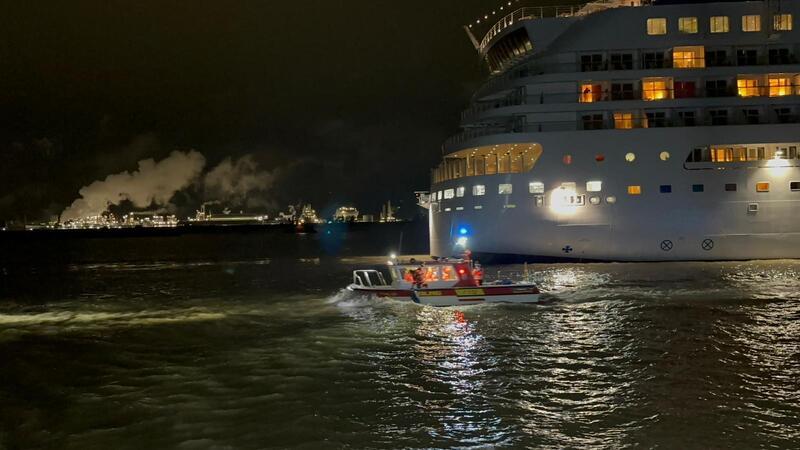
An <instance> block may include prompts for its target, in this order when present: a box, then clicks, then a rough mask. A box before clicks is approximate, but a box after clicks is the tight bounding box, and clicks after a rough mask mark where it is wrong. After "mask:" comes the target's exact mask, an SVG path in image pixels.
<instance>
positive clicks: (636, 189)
mask: <svg viewBox="0 0 800 450" xmlns="http://www.w3.org/2000/svg"><path fill="white" fill-rule="evenodd" d="M641 194H642V187H641V186H628V195H641Z"/></svg>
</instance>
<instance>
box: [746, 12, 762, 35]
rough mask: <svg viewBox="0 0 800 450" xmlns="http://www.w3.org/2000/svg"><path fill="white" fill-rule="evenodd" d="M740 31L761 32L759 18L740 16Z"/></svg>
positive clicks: (757, 16)
mask: <svg viewBox="0 0 800 450" xmlns="http://www.w3.org/2000/svg"><path fill="white" fill-rule="evenodd" d="M742 31H745V32H753V31H761V16H759V15H753V16H742Z"/></svg>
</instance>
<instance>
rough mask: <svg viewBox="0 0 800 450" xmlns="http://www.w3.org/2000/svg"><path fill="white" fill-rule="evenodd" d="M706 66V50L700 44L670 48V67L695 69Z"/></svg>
mask: <svg viewBox="0 0 800 450" xmlns="http://www.w3.org/2000/svg"><path fill="white" fill-rule="evenodd" d="M705 66H706V50H705V47H703V46H702V45H694V46H691V47H675V48H674V49H672V67H674V68H676V69H695V68H701V67H705Z"/></svg>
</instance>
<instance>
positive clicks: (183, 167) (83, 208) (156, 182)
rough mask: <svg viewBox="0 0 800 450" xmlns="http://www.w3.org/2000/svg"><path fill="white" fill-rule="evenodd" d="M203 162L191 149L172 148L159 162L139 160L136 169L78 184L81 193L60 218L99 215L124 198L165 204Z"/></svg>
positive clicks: (141, 203) (193, 177) (140, 205)
mask: <svg viewBox="0 0 800 450" xmlns="http://www.w3.org/2000/svg"><path fill="white" fill-rule="evenodd" d="M205 164H206V159H205V157H204V156H203V155H202V154H200V153H199V152H196V151H194V150H191V151H188V152H179V151H174V152H172V153H171V154H170V155H169V156H168V157H167V158H165V159H162V160H161V161H159V162H156V161H155V160H153V159H152V158H149V159H144V160H141V161H139V170H136V171H134V172H132V173H129V172H127V171H125V172H121V173H118V174H114V175H109V176H107V177H106V179H105V180H102V181H95V182H93V183H92V184H90V185H88V186H84V187H83V188H81V189H80V191H78V192H79V193H80V195H81V197H80V198H79V199H77V200H75V201H74V202H72V205H70V206H69V207H68V208H67V209H65V210H64V212H62V213H61V221H62V222H64V221H67V220H73V219H78V218H82V217H88V216H95V215H99V214H101V213H103V212H104V211H106V209H107V208H108V206H109V205H118V204H119V203H120V202H121V201H123V200H129V201H130V202H131V203H133V205H134V206H136V207H138V208H146V207H149V206H151V205H153V204H155V205H158V206H163V205H166V204H167V203H169V201H170V199H171V198H172V196H173V195H175V193H176V192H178V191H180V190H182V189H185V188H186V187H188V186H189V185H191V184H192V183H193V182H194V181H195V180H196V179H197V178H198V177H199V176H200V173H201V172H202V170H203V167H204V166H205Z"/></svg>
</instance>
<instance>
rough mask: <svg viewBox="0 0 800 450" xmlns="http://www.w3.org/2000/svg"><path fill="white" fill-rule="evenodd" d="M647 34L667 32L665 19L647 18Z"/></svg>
mask: <svg viewBox="0 0 800 450" xmlns="http://www.w3.org/2000/svg"><path fill="white" fill-rule="evenodd" d="M647 34H649V35H656V34H667V19H665V18H656V19H647Z"/></svg>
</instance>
